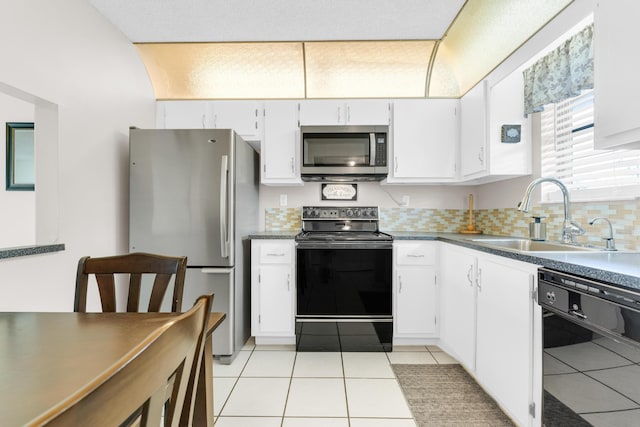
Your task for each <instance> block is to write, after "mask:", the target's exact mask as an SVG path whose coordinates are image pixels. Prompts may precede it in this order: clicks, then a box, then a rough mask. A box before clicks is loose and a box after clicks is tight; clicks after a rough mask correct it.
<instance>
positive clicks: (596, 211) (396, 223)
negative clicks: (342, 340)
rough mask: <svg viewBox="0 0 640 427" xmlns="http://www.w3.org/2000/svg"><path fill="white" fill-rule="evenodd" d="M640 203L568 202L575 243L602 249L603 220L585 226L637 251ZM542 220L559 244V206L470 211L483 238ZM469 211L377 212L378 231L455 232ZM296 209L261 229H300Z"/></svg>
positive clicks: (281, 212) (268, 217) (271, 215)
mask: <svg viewBox="0 0 640 427" xmlns="http://www.w3.org/2000/svg"><path fill="white" fill-rule="evenodd" d="M639 210H640V199H636V200H631V201H621V202H611V203H575V202H574V203H572V204H571V216H572V219H573V220H574V221H575V222H577V223H578V224H580V225H581V226H582V227H583V228H584V229H585V230H586V231H587V232H586V234H585V235H584V236H579V237H578V241H579V242H581V243H589V244H593V245H596V246H604V242H603V241H602V238H603V237H606V236H608V235H609V228H608V225H607V223H606V222H605V221H599V222H596V223H595V224H594V225H589V220H591V219H593V218H595V217H604V218H608V219H609V220H610V221H611V223H612V225H613V233H614V237H615V239H616V245H617V246H618V247H619V248H623V249H630V250H640V217H638V216H637V215H636V213H637V212H638V211H639ZM534 215H535V216H544V217H545V218H544V219H543V221H544V222H546V223H547V238H548V239H549V240H559V239H560V237H561V229H562V220H563V217H564V215H563V207H562V204H561V203H559V204H545V205H535V206H533V207H532V209H531V211H530V212H528V213H523V212H519V211H518V210H517V209H515V208H501V209H480V210H476V211H474V213H473V217H474V224H475V227H476V229H478V230H482V231H483V233H485V234H495V235H502V236H518V237H528V236H529V223H530V222H532V221H533V219H532V218H531V217H532V216H534ZM468 220H469V212H468V210H466V209H426V208H424V209H423V208H380V228H381V229H382V230H384V231H405V232H406V231H421V232H430V231H431V232H450V233H456V232H458V231H460V230H461V229H463V228H466V226H467V223H468ZM301 226H302V225H301V222H300V209H299V208H267V209H266V210H265V230H266V231H292V230H300V228H301Z"/></svg>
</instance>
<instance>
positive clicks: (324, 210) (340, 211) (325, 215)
mask: <svg viewBox="0 0 640 427" xmlns="http://www.w3.org/2000/svg"><path fill="white" fill-rule="evenodd" d="M302 219H303V220H314V219H320V220H322V219H329V220H335V219H340V220H346V219H350V220H357V219H363V220H377V219H378V208H377V207H372V206H353V207H326V206H304V207H303V208H302Z"/></svg>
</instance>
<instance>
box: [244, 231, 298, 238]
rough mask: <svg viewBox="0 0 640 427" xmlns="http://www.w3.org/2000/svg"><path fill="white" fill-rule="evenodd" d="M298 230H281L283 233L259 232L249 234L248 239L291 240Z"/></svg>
mask: <svg viewBox="0 0 640 427" xmlns="http://www.w3.org/2000/svg"><path fill="white" fill-rule="evenodd" d="M299 233H300V230H283V231H260V232H258V233H253V234H249V239H251V240H258V239H293V238H295V237H296V234H299Z"/></svg>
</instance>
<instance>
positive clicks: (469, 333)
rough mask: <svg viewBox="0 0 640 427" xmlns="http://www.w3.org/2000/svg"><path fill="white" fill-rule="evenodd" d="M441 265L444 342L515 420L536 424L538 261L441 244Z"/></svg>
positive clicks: (442, 335)
mask: <svg viewBox="0 0 640 427" xmlns="http://www.w3.org/2000/svg"><path fill="white" fill-rule="evenodd" d="M440 268H441V271H442V285H441V288H442V289H441V318H442V322H441V323H442V324H441V328H440V329H441V331H440V335H441V343H442V345H443V347H445V349H446V350H449V351H450V352H451V353H452V355H453V356H454V357H457V358H458V359H459V361H460V362H461V363H462V364H463V365H464V366H465V368H466V369H467V370H468V371H469V372H470V373H471V374H472V375H473V376H474V377H475V378H476V380H477V381H478V383H479V384H480V385H482V387H483V388H484V389H485V390H486V391H487V392H488V393H489V394H490V395H491V396H492V397H493V398H494V399H495V400H496V401H497V402H498V404H499V405H500V406H501V407H502V408H503V409H504V410H505V411H506V412H507V414H508V415H509V416H510V417H511V418H512V419H513V420H514V421H515V422H516V424H517V425H519V426H529V425H540V420H537V421H536V420H534V419H533V418H532V417H531V416H530V415H529V410H530V405H531V404H532V403H533V402H536V404H539V402H538V401H539V399H538V398H537V397H536V394H535V393H534V384H535V382H534V381H533V372H534V370H533V366H534V351H536V350H535V349H534V345H533V324H534V305H535V302H534V300H533V298H532V295H533V289H534V284H535V278H536V271H537V268H538V267H537V266H536V265H532V264H527V263H523V262H520V261H514V260H510V259H507V258H504V257H500V256H496V255H490V254H486V253H484V252H480V251H474V250H470V249H465V248H461V247H456V246H452V245H448V244H443V246H442V250H441V264H440ZM539 350H540V349H538V350H537V351H539ZM538 394H539V393H538Z"/></svg>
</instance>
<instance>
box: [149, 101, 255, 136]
mask: <svg viewBox="0 0 640 427" xmlns="http://www.w3.org/2000/svg"><path fill="white" fill-rule="evenodd" d="M261 113H262V108H261V104H260V103H259V102H257V101H213V102H211V101H158V103H157V105H156V126H157V127H158V129H203V128H206V129H233V130H234V131H236V133H237V134H238V135H240V136H241V137H242V138H244V139H245V140H247V141H260V140H261V139H262V114H261Z"/></svg>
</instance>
